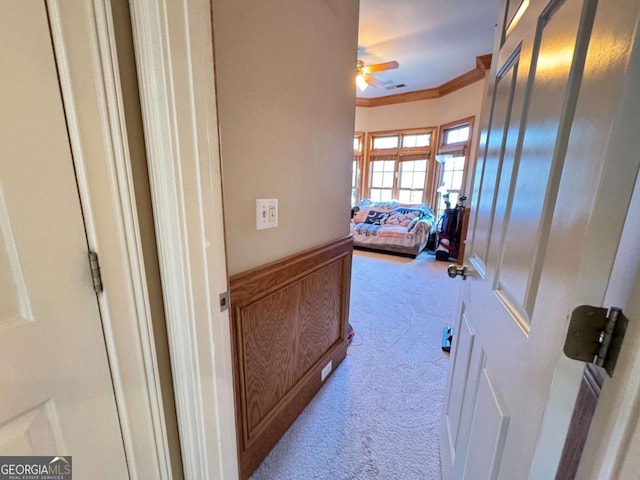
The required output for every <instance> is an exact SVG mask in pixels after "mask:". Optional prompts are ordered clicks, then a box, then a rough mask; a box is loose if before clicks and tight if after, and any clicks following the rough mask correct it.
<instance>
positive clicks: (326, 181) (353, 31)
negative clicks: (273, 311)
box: [213, 0, 359, 275]
mask: <svg viewBox="0 0 640 480" xmlns="http://www.w3.org/2000/svg"><path fill="white" fill-rule="evenodd" d="M358 7H359V5H358V0H323V1H322V2H302V1H299V0H279V1H277V2H276V1H274V0H264V1H261V2H249V1H246V0H244V1H242V0H215V1H214V2H213V24H214V37H215V61H216V79H217V86H218V107H219V116H220V142H221V143H220V146H221V156H222V168H223V191H224V210H225V227H226V240H227V258H228V269H229V274H230V275H233V274H236V273H239V272H242V271H246V270H248V269H251V268H253V267H257V266H260V265H262V264H265V263H268V262H270V261H273V260H276V259H280V258H282V257H285V256H287V255H291V254H294V253H297V252H300V251H302V250H306V249H308V248H311V247H314V246H317V245H320V244H323V243H326V242H329V241H332V240H335V239H338V238H341V237H343V236H345V235H348V233H349V225H348V219H349V210H350V192H351V161H352V158H353V137H352V132H353V126H354V108H353V102H354V97H355V85H354V82H353V68H354V65H355V63H356V53H357V34H358ZM256 198H278V200H279V226H278V228H275V229H269V230H260V231H257V230H256V227H255V200H256Z"/></svg>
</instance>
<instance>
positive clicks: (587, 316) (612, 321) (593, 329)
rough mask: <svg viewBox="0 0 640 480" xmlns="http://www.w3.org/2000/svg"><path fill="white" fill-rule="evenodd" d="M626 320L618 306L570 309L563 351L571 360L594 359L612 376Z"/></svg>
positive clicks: (584, 360)
mask: <svg viewBox="0 0 640 480" xmlns="http://www.w3.org/2000/svg"><path fill="white" fill-rule="evenodd" d="M628 324H629V320H628V319H627V318H626V317H625V316H624V314H623V313H622V310H620V309H619V308H616V307H612V308H611V309H610V310H607V309H606V308H601V307H593V306H591V305H582V306H580V307H578V308H576V309H575V310H574V311H573V312H572V313H571V320H570V322H569V331H568V332H567V339H566V340H565V342H564V353H565V355H566V356H567V357H569V358H572V359H574V360H580V361H582V362H589V363H595V364H596V365H599V366H601V367H603V368H604V369H605V370H606V371H607V373H608V374H609V375H611V376H613V370H614V369H615V366H616V362H617V361H618V355H619V354H620V347H621V346H622V340H623V339H624V334H625V332H626V331H627V325H628Z"/></svg>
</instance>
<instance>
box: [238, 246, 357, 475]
mask: <svg viewBox="0 0 640 480" xmlns="http://www.w3.org/2000/svg"><path fill="white" fill-rule="evenodd" d="M352 251H353V239H352V237H351V236H348V237H344V238H341V239H339V240H336V241H335V242H331V243H328V244H326V245H322V246H320V247H317V248H314V249H312V250H307V251H305V252H302V253H300V254H298V255H294V256H291V257H288V258H285V259H283V260H280V261H277V262H273V263H270V264H268V265H264V266H262V267H259V268H256V269H253V270H250V271H248V272H244V273H241V274H238V275H235V276H233V277H231V278H230V279H229V284H230V297H231V322H232V329H231V331H232V342H233V345H232V348H233V370H234V384H235V394H236V428H237V431H238V435H237V437H238V456H239V464H240V476H241V478H248V477H249V476H250V475H251V473H252V472H253V471H254V470H255V469H256V468H257V467H258V465H260V462H262V460H263V458H264V457H265V456H266V455H267V454H268V453H269V451H270V450H271V449H272V448H273V446H274V445H275V444H276V443H277V442H278V440H279V439H280V437H281V436H282V435H283V434H284V432H285V431H286V430H287V429H288V428H289V426H290V425H291V423H293V421H294V420H295V419H296V418H297V416H298V415H299V414H300V412H301V411H302V410H303V409H304V407H305V406H306V405H307V404H308V403H309V401H310V400H311V399H312V398H313V396H314V395H315V393H316V392H317V391H318V390H319V389H320V387H321V386H322V383H323V382H322V381H321V371H322V368H323V367H324V366H325V365H326V364H327V363H328V362H329V361H331V362H333V370H335V368H336V367H337V366H338V365H339V363H340V362H341V361H342V359H343V358H344V357H345V355H346V351H347V323H348V314H349V294H350V285H351V255H352Z"/></svg>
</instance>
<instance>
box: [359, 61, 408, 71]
mask: <svg viewBox="0 0 640 480" xmlns="http://www.w3.org/2000/svg"><path fill="white" fill-rule="evenodd" d="M399 66H400V64H399V63H398V62H396V61H395V60H393V61H391V62H384V63H376V64H374V65H366V66H365V67H364V68H363V69H362V71H363V72H364V73H373V72H384V71H385V70H393V69H394V68H398V67H399Z"/></svg>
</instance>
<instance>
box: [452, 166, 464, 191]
mask: <svg viewBox="0 0 640 480" xmlns="http://www.w3.org/2000/svg"><path fill="white" fill-rule="evenodd" d="M461 188H462V172H461V171H457V172H453V180H452V181H451V189H452V190H460V189H461Z"/></svg>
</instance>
